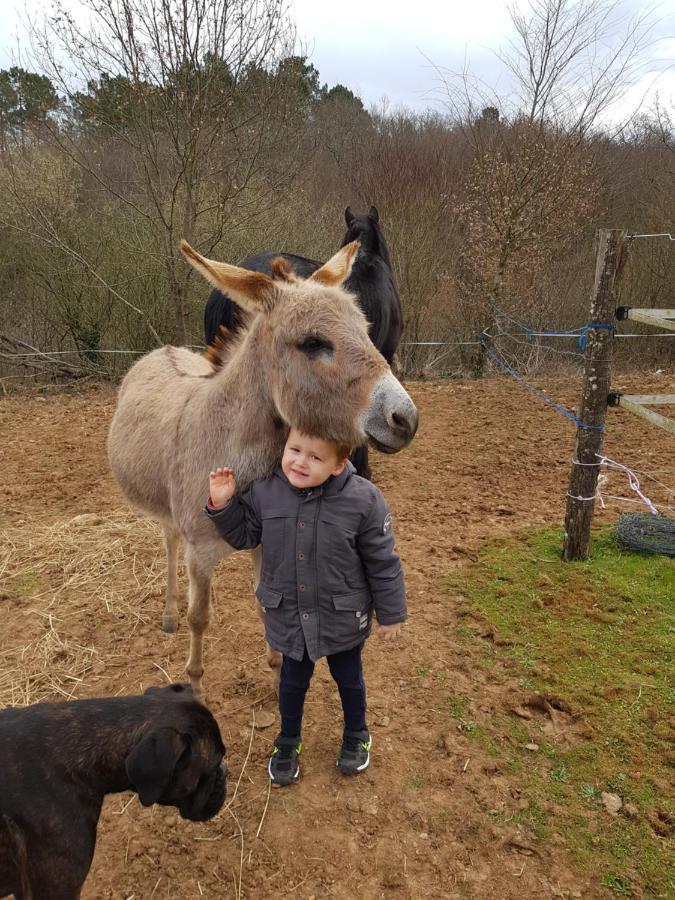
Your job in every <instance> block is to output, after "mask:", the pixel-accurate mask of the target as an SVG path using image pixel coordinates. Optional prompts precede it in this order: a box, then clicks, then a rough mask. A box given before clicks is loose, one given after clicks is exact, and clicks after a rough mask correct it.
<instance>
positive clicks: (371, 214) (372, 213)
mask: <svg viewBox="0 0 675 900" xmlns="http://www.w3.org/2000/svg"><path fill="white" fill-rule="evenodd" d="M368 218H369V219H372V221H373V222H375V224H376V225H377V223H378V222H379V221H380V214H379V212H378V211H377V207H376V206H371V207H370V209H369V210H368Z"/></svg>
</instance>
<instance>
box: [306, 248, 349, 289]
mask: <svg viewBox="0 0 675 900" xmlns="http://www.w3.org/2000/svg"><path fill="white" fill-rule="evenodd" d="M359 246H360V245H359V242H358V241H352V242H351V243H350V244H345V246H344V247H342V249H341V250H338V252H337V253H336V254H335V256H333V257H331V258H330V259H329V260H328V262H327V263H324V264H323V265H322V266H321V268H320V269H317V270H316V272H314V273H313V274H312V275H310V276H309V279H308V280H310V281H318V282H319V283H320V284H325V285H333V284H342V282H343V281H346V280H347V279H348V278H349V275H350V273H351V271H352V266H353V265H354V260H355V259H356V254H357V252H358V249H359Z"/></svg>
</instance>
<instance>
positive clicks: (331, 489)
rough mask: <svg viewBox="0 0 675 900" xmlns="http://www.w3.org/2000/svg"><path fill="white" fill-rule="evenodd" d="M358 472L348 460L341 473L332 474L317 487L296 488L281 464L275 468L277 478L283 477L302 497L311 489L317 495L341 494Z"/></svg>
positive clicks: (331, 495) (330, 495)
mask: <svg viewBox="0 0 675 900" xmlns="http://www.w3.org/2000/svg"><path fill="white" fill-rule="evenodd" d="M355 472H356V469H355V468H354V466H353V465H352V463H351V462H350V461H349V460H347V465H346V466H345V467H344V469H343V470H342V471H341V472H340V474H339V475H331V476H330V477H329V478H328V480H327V481H324V483H323V484H321V485H319V487H315V488H296V487H293V485H292V484H291V483H290V481H289V480H288V478H286V476H285V475H284V473H283V470H282V468H281V466H280V465H277V467H276V468H275V470H274V475H275V476H276V477H277V478H281V480H282V481H283V482H284V483H285V484H286V485H288V487H289V489H290V490H291V491H293V492H294V493H296V494H298V496H300V497H304V496H306V495H307V494H308V493H309V492H310V491H311V492H312V493H313V494H314V495H315V496H316V495H319V494H320V495H323V496H324V497H333V496H335V495H336V494H339V493H340V491H341V490H342V488H343V487H344V486H345V485H346V484H347V482H348V481H349V479H350V478H351V477H352V475H353V474H354V473H355Z"/></svg>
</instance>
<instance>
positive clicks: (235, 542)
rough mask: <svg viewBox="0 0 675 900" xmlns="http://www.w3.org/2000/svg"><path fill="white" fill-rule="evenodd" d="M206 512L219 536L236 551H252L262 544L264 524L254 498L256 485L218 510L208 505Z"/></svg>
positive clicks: (235, 496)
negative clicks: (261, 537) (261, 536)
mask: <svg viewBox="0 0 675 900" xmlns="http://www.w3.org/2000/svg"><path fill="white" fill-rule="evenodd" d="M204 512H205V513H206V515H207V516H208V517H209V519H211V521H212V522H213V524H214V525H215V526H216V530H217V531H218V534H219V535H220V536H221V538H222V539H223V540H224V541H227V543H228V544H229V545H230V546H231V547H234V549H235V550H252V549H253V548H254V547H257V546H258V544H259V543H260V535H261V533H262V523H261V520H260V516H259V515H258V511H257V505H256V503H255V497H254V485H251V487H250V488H249V489H248V490H247V491H245V492H244V493H243V494H235V495H234V497H233V498H232V499H231V500H230V501H229V502H228V503H226V504H225V506H221V507H219V508H217V509H214V508H212V507H210V506H209V505H208V504H207V505H206V506H205V507H204Z"/></svg>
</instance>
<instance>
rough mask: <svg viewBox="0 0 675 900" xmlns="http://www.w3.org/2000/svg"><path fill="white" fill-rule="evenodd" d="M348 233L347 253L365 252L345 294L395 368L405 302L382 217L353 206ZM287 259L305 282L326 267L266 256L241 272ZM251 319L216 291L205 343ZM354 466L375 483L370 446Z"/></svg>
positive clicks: (357, 453)
mask: <svg viewBox="0 0 675 900" xmlns="http://www.w3.org/2000/svg"><path fill="white" fill-rule="evenodd" d="M345 223H346V225H347V231H346V232H345V235H344V237H343V239H342V244H341V245H340V246H341V247H344V246H346V245H347V244H349V243H351V242H352V241H359V243H360V245H361V246H360V248H359V252H358V255H357V257H356V260H355V261H354V265H353V266H352V271H351V273H350V275H349V278H348V279H347V281H346V282H345V288H346V289H347V290H348V291H351V292H352V293H353V294H356V297H357V299H358V302H359V306H360V307H361V309H362V310H363V312H364V313H365V316H366V319H367V320H368V333H369V334H370V339H371V340H372V342H373V343H374V344H375V346H376V347H377V349H378V350H379V351H380V353H381V354H382V356H384V358H385V359H386V360H387V362H388V363H389V365H390V366H391V364H392V362H393V360H394V354H395V353H396V348H397V347H398V344H399V341H400V339H401V334H402V333H403V311H402V309H401V299H400V297H399V295H398V290H397V288H396V281H395V279H394V273H393V270H392V267H391V258H390V256H389V248H388V247H387V242H386V241H385V239H384V234H383V233H382V228H381V226H380V215H379V213H378V211H377V209H376V207H374V206H371V207H370V209H369V210H368V212H367V213H362V214H358V215H354V213H353V212H352V210H351V208H350V207H349V206H348V207H347V209H346V210H345ZM280 256H281V257H282V258H283V259H284V260H286V262H287V263H288V264H289V265H290V267H291V269H292V270H293V272H295V274H296V275H300V276H302V277H303V278H307V277H309V276H310V275H311V274H312V273H313V272H315V271H316V270H317V269H318V268H319V267H320V266H321V263H320V262H319V261H318V260H316V259H307V257H305V256H297V255H296V254H294V253H273V252H263V253H258V254H256V255H255V256H248V257H247V258H246V259H245V260H243V262H241V263H240V266H241V267H242V268H243V269H250V270H251V271H254V272H265V273H267V274H269V272H270V271H271V265H272V261H273V260H274V259H277V258H278V257H280ZM247 323H248V315H247V313H246V312H245V310H242V309H241V308H240V307H239V306H237V304H236V303H234V302H233V301H232V299H231V298H230V297H227V296H225V295H224V294H223V293H222V292H221V291H220V290H213V291H211V294H210V296H209V299H208V300H207V303H206V308H205V309H204V339H205V341H206V344H207V346H210V345H212V344H213V343H214V341H216V340H217V339H218V338H219V335H220V328H221V326H222V327H224V328H225V329H226V331H227V332H229V333H231V334H236V333H238V332H240V331H241V330H242V328H245V327H246V326H247ZM351 460H352V462H353V463H354V465H355V466H356V471H357V472H358V474H359V475H363V476H364V477H366V478H370V476H371V472H370V466H369V465H368V446H367V445H363V446H360V447H357V448H356V449H355V450H354V452H353V453H352V456H351Z"/></svg>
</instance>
